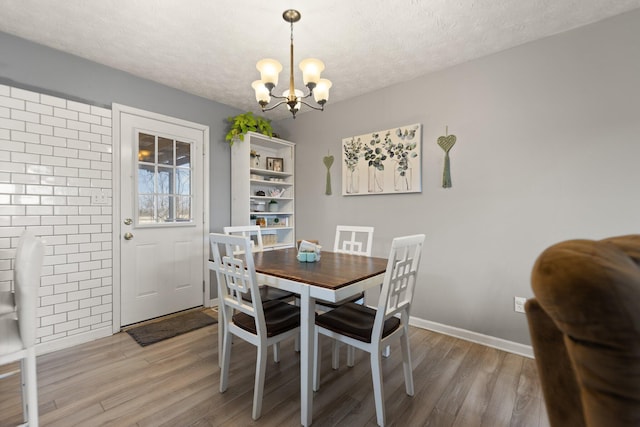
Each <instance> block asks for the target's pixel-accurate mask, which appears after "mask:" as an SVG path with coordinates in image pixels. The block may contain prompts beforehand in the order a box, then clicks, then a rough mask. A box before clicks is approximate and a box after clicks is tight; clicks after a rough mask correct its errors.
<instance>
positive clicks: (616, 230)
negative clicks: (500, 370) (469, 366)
mask: <svg viewBox="0 0 640 427" xmlns="http://www.w3.org/2000/svg"><path fill="white" fill-rule="evenodd" d="M638 40H640V11H635V12H630V13H627V14H624V15H620V16H617V17H614V18H612V19H609V20H606V21H603V22H600V23H596V24H594V25H590V26H587V27H583V28H580V29H576V30H573V31H570V32H566V33H563V34H560V35H557V36H554V37H550V38H547V39H544V40H541V41H537V42H534V43H530V44H527V45H524V46H520V47H517V48H514V49H511V50H508V51H504V52H501V53H499V54H495V55H492V56H489V57H485V58H482V59H480V60H476V61H473V62H469V63H465V64H462V65H460V66H456V67H453V68H450V69H446V70H443V71H441V72H437V73H434V74H431V75H428V76H425V77H423V78H419V79H416V80H414V81H410V82H407V83H404V84H399V85H396V86H393V87H389V88H386V89H384V90H381V91H378V92H375V93H371V94H368V95H364V96H361V97H359V98H357V99H353V100H350V101H348V102H342V103H337V104H331V103H329V104H328V105H327V109H326V111H324V112H322V113H320V112H309V113H305V114H300V115H299V116H298V118H297V119H296V120H291V119H287V120H282V121H278V122H277V123H275V124H274V125H275V128H276V130H277V131H279V132H280V133H281V135H282V136H283V137H284V138H285V139H290V140H292V141H295V142H297V144H298V145H297V147H296V151H297V154H296V156H297V164H296V172H297V175H296V208H297V214H298V215H297V224H296V225H297V237H298V238H318V239H320V241H321V244H324V245H325V246H330V245H331V244H332V242H333V233H334V229H335V226H336V224H360V225H372V226H375V227H376V231H375V236H374V254H375V255H378V256H384V255H385V254H387V253H388V250H389V246H390V242H391V239H392V238H393V237H394V236H399V235H404V234H410V233H425V234H426V235H427V244H426V250H425V252H424V258H423V262H422V271H421V275H420V289H419V290H418V292H417V295H416V299H415V303H414V309H413V312H412V314H413V315H414V316H415V317H418V318H420V319H424V320H428V321H432V322H438V323H442V324H445V325H450V326H453V327H458V328H462V329H465V330H469V331H474V332H477V333H481V334H486V335H490V336H495V337H499V338H503V339H506V340H510V341H515V342H519V343H523V344H529V343H530V340H529V335H528V329H527V324H526V319H525V316H524V315H522V314H519V313H515V312H514V310H513V297H514V296H526V297H529V296H531V295H532V291H531V288H530V282H529V279H530V273H531V268H532V265H533V263H534V261H535V259H536V257H537V255H538V254H539V253H540V252H541V251H542V250H543V249H544V248H545V247H547V246H549V245H551V244H553V243H555V242H557V241H561V240H565V239H572V238H595V239H598V238H603V237H607V236H612V235H620V234H627V233H637V232H638V230H639V226H638V222H639V221H640V198H639V197H638V184H639V183H640V167H638V160H639V159H640V141H639V139H640V138H639V135H640V80H639V76H640V54H639V53H640V52H639V51H638ZM381 60H384V55H381ZM330 73H331V64H327V77H328V78H331V74H330ZM339 84H340V82H334V86H335V87H339ZM413 123H422V124H423V141H422V142H423V151H422V154H423V162H422V172H423V176H422V193H421V194H408V195H381V196H357V197H353V196H351V197H344V196H341V194H340V189H341V161H340V158H341V140H342V138H346V137H349V136H353V135H361V134H364V133H369V132H372V131H376V130H383V129H388V128H393V127H396V126H402V125H409V124H413ZM447 125H448V126H449V133H450V134H455V135H457V137H458V141H457V144H456V145H455V146H454V147H453V149H452V150H451V169H452V180H453V188H451V189H443V188H442V186H441V183H442V166H443V158H444V152H443V151H442V150H441V149H440V147H438V146H437V144H436V140H437V138H438V136H441V135H444V134H445V126H447ZM328 152H330V153H331V154H333V155H334V156H335V157H336V161H335V163H334V166H333V168H332V178H333V195H332V196H325V195H324V185H325V180H324V179H325V175H324V174H325V169H324V165H323V163H322V157H323V156H325V155H327V153H328ZM361 179H362V177H361Z"/></svg>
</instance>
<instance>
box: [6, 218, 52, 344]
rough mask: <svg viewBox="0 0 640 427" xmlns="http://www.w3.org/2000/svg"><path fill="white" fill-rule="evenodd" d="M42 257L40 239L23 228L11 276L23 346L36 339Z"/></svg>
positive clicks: (42, 246)
mask: <svg viewBox="0 0 640 427" xmlns="http://www.w3.org/2000/svg"><path fill="white" fill-rule="evenodd" d="M43 259H44V245H43V244H42V241H41V240H40V239H38V238H36V237H35V236H34V235H33V233H32V232H31V231H30V230H25V231H24V233H23V234H22V236H21V237H20V241H19V242H18V250H17V251H16V261H15V267H14V277H13V280H14V284H13V286H14V290H15V303H16V312H17V316H18V327H19V329H20V337H21V338H22V344H23V345H24V346H25V347H31V346H33V345H34V344H35V341H36V308H37V307H36V306H37V300H38V289H39V288H40V275H41V273H42V262H43Z"/></svg>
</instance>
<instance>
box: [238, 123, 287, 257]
mask: <svg viewBox="0 0 640 427" xmlns="http://www.w3.org/2000/svg"><path fill="white" fill-rule="evenodd" d="M252 150H253V151H255V152H256V153H257V154H258V155H259V156H260V157H259V162H258V164H257V165H255V164H254V160H255V159H254V158H252V157H251V151H252ZM267 158H275V159H282V170H280V171H277V170H269V169H267ZM294 166H295V144H294V143H292V142H289V141H285V140H283V139H279V138H269V137H268V136H265V135H261V134H258V133H255V132H248V133H247V134H246V135H245V136H244V141H235V142H234V143H233V146H232V147H231V225H249V224H252V223H254V222H257V223H258V225H260V226H261V227H262V239H263V243H264V248H265V250H267V249H278V248H289V247H294V246H295V242H296V238H295V200H294V198H295V185H294V184H295V179H294V178H295V177H294ZM259 192H264V194H265V195H264V196H262V195H258V194H261V193H259ZM276 192H277V193H281V194H278V195H276V194H275V193H276ZM271 201H275V202H277V203H276V205H277V211H270V207H269V205H270V204H271V203H270V202H271ZM263 209H264V210H263Z"/></svg>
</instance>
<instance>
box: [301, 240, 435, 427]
mask: <svg viewBox="0 0 640 427" xmlns="http://www.w3.org/2000/svg"><path fill="white" fill-rule="evenodd" d="M424 240H425V236H424V234H418V235H413V236H405V237H397V238H395V239H393V241H392V243H391V251H390V254H389V260H388V263H387V269H386V272H385V276H384V280H383V283H382V290H381V291H380V298H379V301H378V306H377V308H376V309H373V308H370V307H367V306H364V305H360V304H355V303H348V304H344V305H342V306H341V307H338V308H336V309H335V310H331V311H328V312H326V313H324V314H320V315H319V316H317V317H316V327H315V333H314V342H315V348H316V352H315V354H314V359H313V377H314V378H313V389H314V391H317V390H318V389H319V387H320V368H319V360H320V355H321V352H320V346H319V335H325V336H328V337H330V338H332V339H334V340H338V341H340V342H342V343H345V344H348V345H350V346H353V347H356V348H359V349H361V350H363V351H366V352H368V353H369V355H370V360H371V377H372V380H373V395H374V400H375V407H376V419H377V422H378V425H380V426H384V424H385V407H384V390H383V383H382V359H381V352H382V349H383V347H384V346H386V345H387V344H388V343H389V341H391V340H393V339H400V348H401V350H402V366H403V371H404V381H405V391H406V393H407V394H408V395H409V396H413V392H414V390H413V367H412V365H411V352H410V348H409V315H410V312H411V302H412V300H413V294H414V291H415V287H416V280H417V275H418V268H419V265H420V257H421V253H422V247H423V245H424Z"/></svg>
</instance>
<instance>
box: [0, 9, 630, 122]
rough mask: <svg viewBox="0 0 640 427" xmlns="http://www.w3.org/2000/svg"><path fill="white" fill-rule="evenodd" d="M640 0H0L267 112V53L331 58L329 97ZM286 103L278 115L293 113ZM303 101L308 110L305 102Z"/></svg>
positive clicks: (135, 68) (58, 36) (127, 62)
mask: <svg viewBox="0 0 640 427" xmlns="http://www.w3.org/2000/svg"><path fill="white" fill-rule="evenodd" d="M638 7H640V0H392V1H389V0H386V1H383V0H350V1H345V0H305V1H292V0H268V1H265V0H100V1H98V0H94V1H89V0H65V1H52V0H0V31H4V32H6V33H10V34H13V35H16V36H19V37H22V38H25V39H28V40H32V41H34V42H37V43H40V44H43V45H46V46H50V47H52V48H55V49H59V50H62V51H65V52H68V53H71V54H74V55H77V56H80V57H83V58H87V59H90V60H92V61H95V62H98V63H101V64H105V65H108V66H110V67H113V68H117V69H120V70H124V71H127V72H129V73H131V74H134V75H137V76H140V77H144V78H147V79H150V80H154V81H156V82H159V83H163V84H165V85H167V86H171V87H174V88H177V89H180V90H183V91H185V92H189V93H192V94H195V95H199V96H202V97H205V98H209V99H212V100H215V101H218V102H221V103H223V104H227V105H231V106H234V107H237V108H239V109H241V110H247V111H254V112H258V111H259V108H258V107H257V105H256V102H255V98H254V94H253V90H252V89H251V86H250V84H251V82H252V81H253V80H255V79H257V78H259V74H258V72H257V70H256V69H255V63H256V61H257V60H259V59H261V58H264V57H271V58H275V59H277V60H279V61H280V62H281V63H282V64H283V66H284V70H283V73H281V75H280V84H279V85H278V87H277V88H276V90H275V92H277V93H281V91H282V90H284V89H286V87H285V86H286V83H287V80H288V79H287V76H288V73H289V66H288V63H289V58H288V55H289V36H290V30H289V24H288V23H287V22H285V21H284V20H283V19H282V12H283V11H284V10H286V9H290V8H295V9H298V10H299V11H300V12H301V14H302V19H301V20H300V22H298V23H296V24H295V25H294V44H295V56H296V58H295V67H296V82H297V84H296V86H297V87H298V88H301V86H302V84H301V76H299V74H298V69H297V64H298V62H299V61H300V60H302V59H304V58H306V57H316V58H319V59H321V60H323V61H324V62H325V65H326V70H325V72H324V73H323V77H326V78H328V79H330V80H332V82H333V88H332V89H331V92H330V99H329V105H328V107H327V108H330V104H331V103H336V102H339V101H342V100H345V99H348V98H352V97H355V96H358V95H361V94H364V93H367V92H371V91H375V90H377V89H380V88H382V87H385V86H389V85H392V84H395V83H399V82H403V81H407V80H411V79H414V78H416V77H419V76H422V75H425V74H427V73H429V72H431V71H435V70H439V69H442V68H445V67H448V66H451V65H455V64H459V63H462V62H465V61H468V60H471V59H474V58H478V57H481V56H485V55H488V54H491V53H494V52H498V51H500V50H504V49H507V48H510V47H513V46H517V45H520V44H523V43H526V42H529V41H532V40H536V39H540V38H542V37H547V36H550V35H553V34H556V33H559V32H563V31H567V30H570V29H572V28H576V27H579V26H582V25H586V24H589V23H592V22H595V21H599V20H601V19H604V18H607V17H609V16H613V15H617V14H620V13H623V12H626V11H629V10H632V9H635V8H638ZM281 108H282V109H281V110H280V109H278V110H277V111H276V110H274V111H272V112H270V113H267V114H268V117H270V118H274V119H277V118H282V117H286V116H288V115H289V113H288V112H286V111H285V109H284V107H281ZM304 111H305V109H304V107H303V110H302V111H301V113H304Z"/></svg>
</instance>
